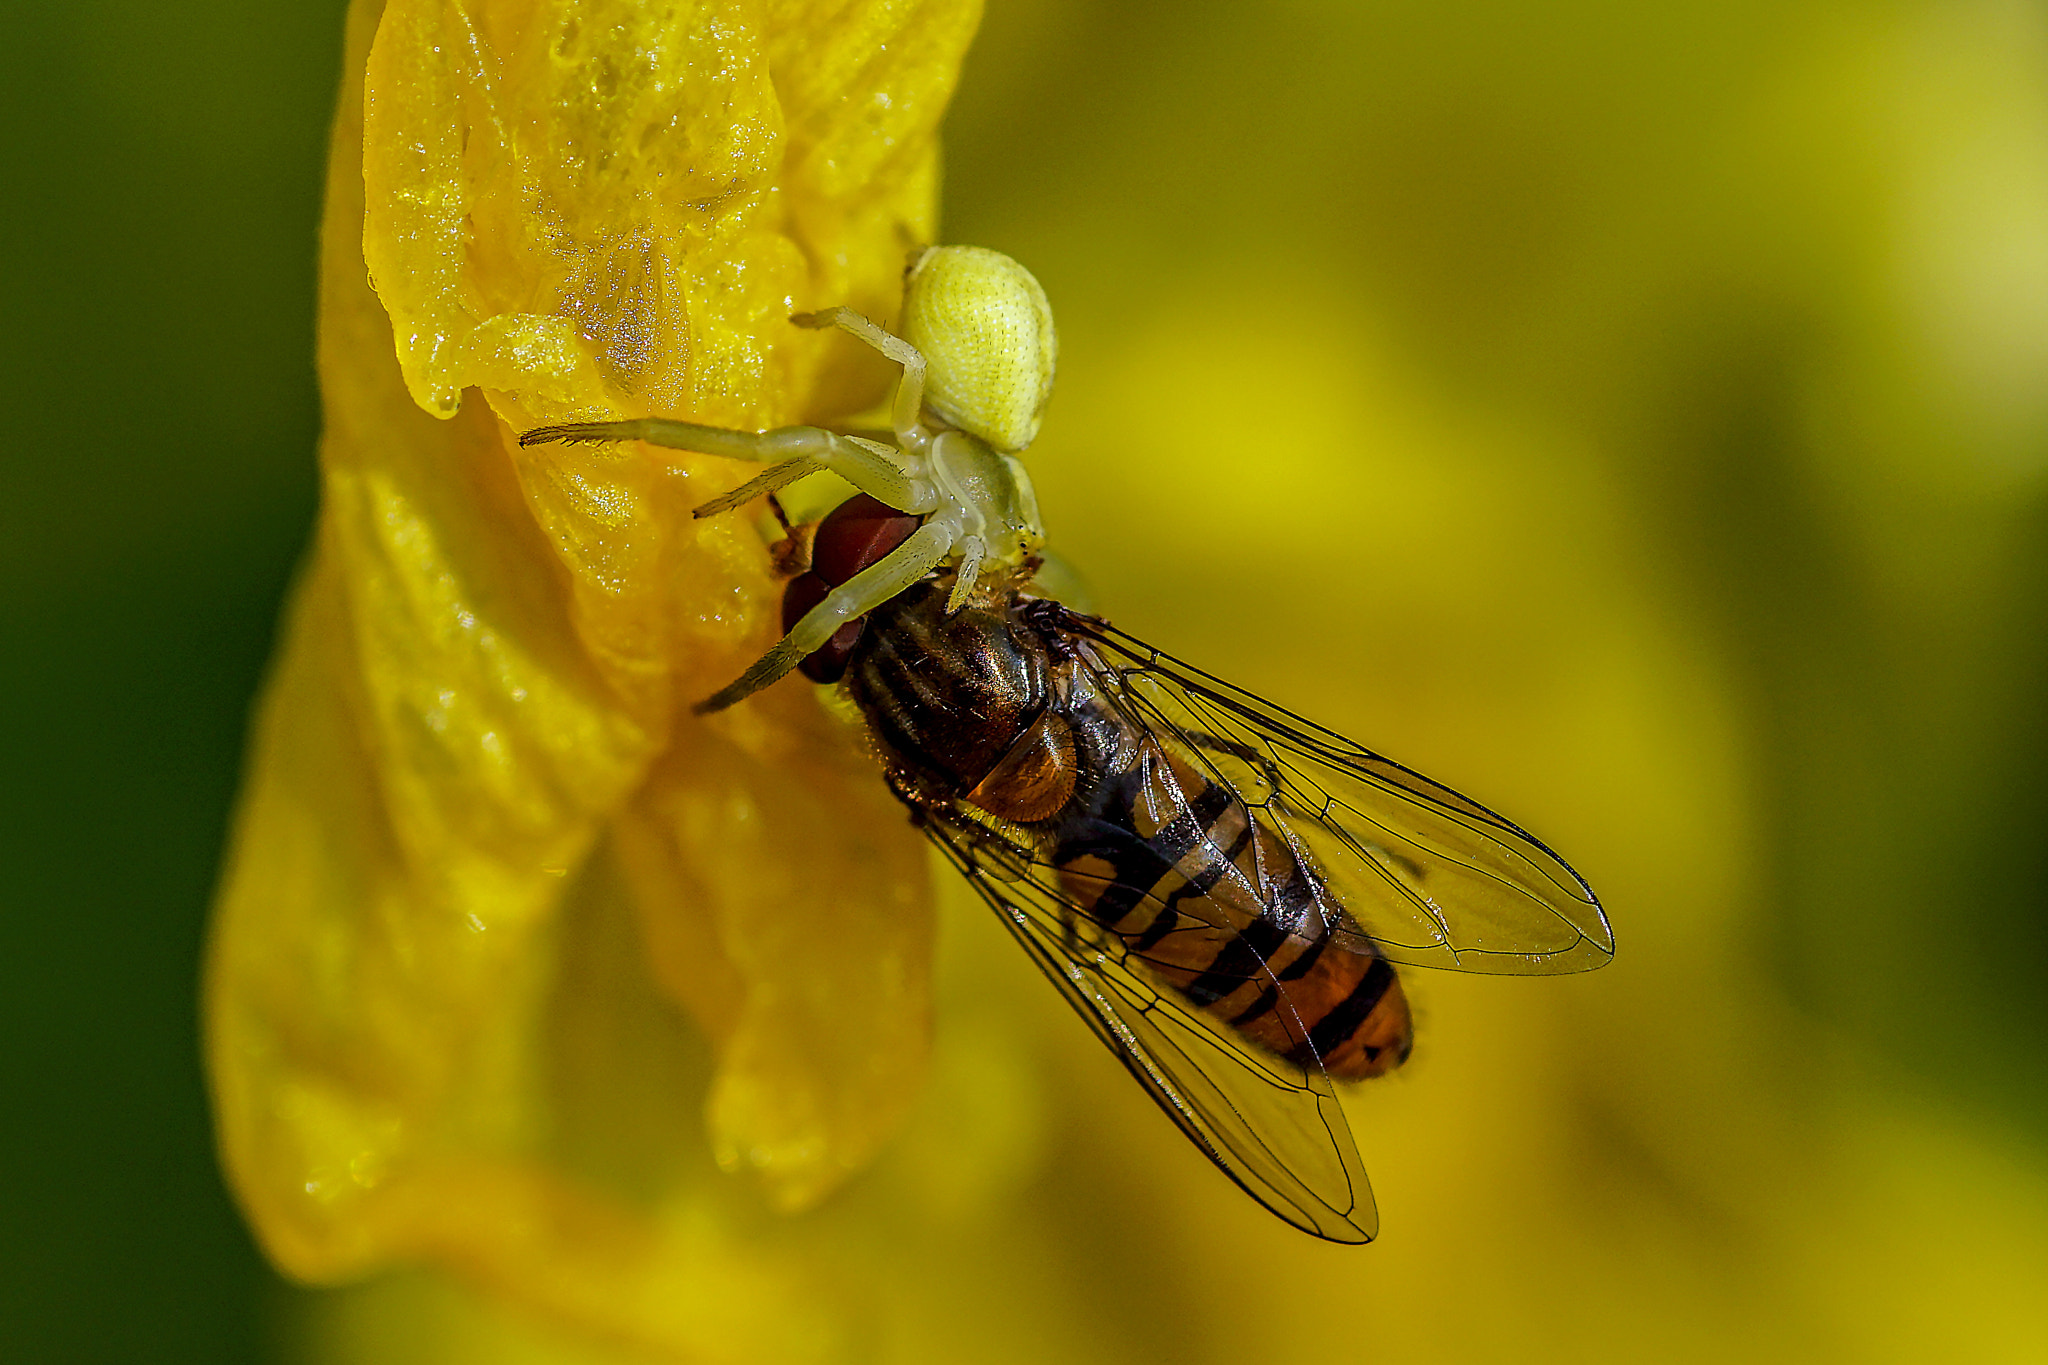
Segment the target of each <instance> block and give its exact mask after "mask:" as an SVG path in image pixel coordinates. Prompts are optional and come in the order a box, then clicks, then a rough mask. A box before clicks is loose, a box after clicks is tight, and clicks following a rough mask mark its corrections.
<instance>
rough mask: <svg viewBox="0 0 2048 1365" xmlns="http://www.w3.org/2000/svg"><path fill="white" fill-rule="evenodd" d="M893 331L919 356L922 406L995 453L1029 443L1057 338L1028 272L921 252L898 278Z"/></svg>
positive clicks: (958, 252)
mask: <svg viewBox="0 0 2048 1365" xmlns="http://www.w3.org/2000/svg"><path fill="white" fill-rule="evenodd" d="M901 327H902V332H903V339H904V340H905V341H908V342H909V343H910V344H911V345H912V346H915V347H916V348H917V349H918V350H919V351H921V352H923V353H924V358H925V406H926V407H928V408H930V409H931V411H932V412H933V413H935V414H937V415H938V416H939V417H941V418H943V419H944V420H945V421H946V422H948V423H950V424H951V425H953V426H956V427H958V428H959V429H960V430H962V431H964V432H967V433H968V434H969V435H971V436H978V437H980V438H981V439H982V440H984V441H986V442H988V443H989V445H991V446H993V447H994V448H995V449H997V450H999V451H1004V452H1011V451H1018V450H1022V449H1024V447H1026V446H1028V445H1030V444H1031V440H1032V438H1033V437H1034V436H1036V435H1038V423H1039V419H1040V418H1041V417H1043V416H1044V415H1045V404H1046V400H1047V399H1049V398H1050V397H1051V396H1052V377H1053V367H1054V363H1055V361H1056V360H1057V359H1058V354H1059V339H1058V337H1057V335H1056V334H1055V333H1054V331H1053V325H1052V305H1051V304H1049V303H1047V302H1046V298H1045V291H1044V290H1043V289H1041V288H1039V286H1038V281H1037V280H1035V279H1033V278H1032V277H1031V272H1030V271H1028V270H1026V269H1025V268H1024V267H1023V266H1021V265H1019V264H1017V263H1016V262H1015V261H1013V260H1011V259H1010V258H1009V257H1008V256H1005V255H1003V254H1002V253H1001V252H1000V251H990V250H988V249H987V248H985V247H978V246H935V247H929V248H927V249H926V250H925V251H924V252H922V253H921V254H920V255H919V256H918V257H917V258H916V259H915V260H913V261H912V262H911V265H910V269H909V271H908V272H907V274H906V275H905V277H904V283H903V319H902V324H901Z"/></svg>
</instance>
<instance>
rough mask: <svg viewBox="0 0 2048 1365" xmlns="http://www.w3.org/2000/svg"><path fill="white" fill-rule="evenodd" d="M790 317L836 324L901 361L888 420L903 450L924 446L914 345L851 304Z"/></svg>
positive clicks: (804, 323) (919, 361)
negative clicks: (883, 327) (871, 319)
mask: <svg viewBox="0 0 2048 1365" xmlns="http://www.w3.org/2000/svg"><path fill="white" fill-rule="evenodd" d="M789 320H790V321H791V322H793V323H795V324H796V325H797V326H799V327H815V328H824V327H837V328H839V329H840V330H841V331H844V332H851V333H852V334H853V335H854V336H857V337H859V338H860V339H861V340H862V341H865V342H866V343H867V344H868V345H870V346H872V347H874V348H875V349H876V350H878V351H880V352H881V353H882V354H883V355H885V356H887V357H889V359H891V360H893V361H895V362H896V363H897V364H898V365H901V366H902V367H903V382H902V383H900V384H898V385H897V386H896V401H895V403H894V404H893V405H892V407H891V409H890V414H889V415H890V421H891V423H892V424H893V425H894V426H895V428H896V439H897V440H898V441H899V442H900V443H902V445H903V448H904V449H905V450H922V449H923V448H924V445H925V442H926V441H927V440H928V439H929V438H928V437H927V436H926V435H925V432H924V428H923V427H922V426H921V425H920V424H919V421H918V417H919V414H920V413H922V412H923V411H924V356H923V354H922V353H920V352H919V351H918V349H917V347H915V346H913V345H911V344H910V343H909V342H907V341H905V340H904V339H903V338H902V337H899V336H895V335H892V334H891V333H889V332H886V331H883V330H882V329H881V328H880V327H878V326H876V325H875V324H874V323H873V322H870V321H869V320H868V319H867V318H864V317H862V316H861V315H860V314H859V313H856V312H854V311H853V310H852V309H851V308H845V307H839V308H821V309H819V310H818V311H817V312H815V313H792V314H791V315H790V319H789ZM884 501H887V500H886V499H884Z"/></svg>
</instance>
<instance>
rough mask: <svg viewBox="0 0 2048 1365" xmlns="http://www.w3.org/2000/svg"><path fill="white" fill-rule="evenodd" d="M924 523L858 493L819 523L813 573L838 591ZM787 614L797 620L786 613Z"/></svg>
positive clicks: (883, 557)
mask: <svg viewBox="0 0 2048 1365" xmlns="http://www.w3.org/2000/svg"><path fill="white" fill-rule="evenodd" d="M923 520H924V518H923V517H913V516H910V515H909V514H908V513H904V512H899V511H897V510H896V509H895V508H893V507H891V506H889V505H888V504H887V503H884V502H878V501H876V500H875V499H874V498H871V497H869V496H868V495H867V494H865V493H856V494H854V495H853V496H852V497H850V498H848V499H847V500H846V501H845V502H842V503H840V504H839V505H838V506H837V507H835V508H833V509H832V512H831V514H830V515H829V516H827V517H826V518H825V519H824V520H823V521H821V522H819V523H818V538H817V539H816V540H815V541H813V542H812V544H811V572H812V573H814V574H816V575H817V576H818V577H819V578H820V579H822V580H824V582H825V583H826V584H827V585H828V586H830V587H835V588H836V587H838V586H839V585H840V584H842V583H844V582H846V581H847V580H848V579H849V578H852V577H853V576H854V575H855V574H857V573H859V572H860V571H861V570H862V569H865V568H867V567H868V566H869V565H870V564H875V563H879V562H880V561H881V560H883V559H886V558H887V557H888V555H889V552H890V551H892V550H894V549H895V548H896V547H897V546H899V545H901V544H902V543H903V542H904V541H906V540H908V539H910V533H911V532H912V531H915V530H916V529H917V528H918V524H919V523H920V522H922V521H923ZM822 596H823V595H822V594H820V597H821V599H822ZM813 605H815V603H814V604H813ZM806 610H808V608H806ZM784 615H785V619H788V620H794V618H791V617H789V616H788V614H787V612H786V611H785V613H784ZM799 615H801V613H799Z"/></svg>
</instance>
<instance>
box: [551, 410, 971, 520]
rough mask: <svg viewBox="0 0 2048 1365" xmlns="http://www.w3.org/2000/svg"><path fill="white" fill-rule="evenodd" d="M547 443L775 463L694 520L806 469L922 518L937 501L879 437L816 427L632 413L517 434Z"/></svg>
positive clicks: (779, 484) (924, 482) (774, 486)
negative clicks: (637, 445)
mask: <svg viewBox="0 0 2048 1365" xmlns="http://www.w3.org/2000/svg"><path fill="white" fill-rule="evenodd" d="M549 441H571V442H586V441H588V442H596V441H645V442H647V443H648V444H649V445H657V446H664V447H666V448H668V449H670V450H694V451H697V452H699V453H700V454H704V455H723V456H725V457H726V458H727V459H733V460H748V461H751V462H753V463H755V464H770V465H773V466H774V467H773V468H771V469H769V470H767V471H766V472H764V473H763V474H761V475H760V476H759V477H758V478H755V479H752V480H749V481H748V482H746V483H744V484H741V485H740V486H739V487H738V488H735V489H733V490H732V492H730V493H727V494H725V495H723V496H722V497H717V498H713V499H712V500H711V501H710V502H707V503H705V504H704V505H703V506H702V507H699V508H698V509H697V510H696V515H697V516H700V517H707V516H712V515H714V514H716V513H719V512H726V511H730V510H731V509H733V508H735V507H738V506H739V505H740V504H742V503H744V502H747V501H750V500H751V499H753V498H756V497H758V496H760V495H761V494H763V493H772V492H774V491H775V490H776V489H778V488H781V487H783V486H785V485H787V484H792V483H795V482H796V481H797V480H798V479H801V478H803V477H804V476H805V475H806V474H815V473H817V472H818V471H819V470H824V469H829V470H831V471H832V472H833V473H835V474H837V475H839V477H841V478H843V479H845V480H846V481H847V482H848V483H850V484H852V485H853V486H854V487H855V488H858V489H859V490H860V491H861V492H863V493H866V494H868V495H869V496H870V497H873V498H874V499H876V500H877V501H879V502H885V503H887V504H888V505H889V506H891V507H893V508H895V509H896V510H897V511H899V512H909V513H911V514H912V515H913V516H922V515H924V514H925V513H927V512H930V511H933V510H935V509H936V508H937V507H938V505H939V495H938V490H937V489H936V488H934V487H933V486H932V483H931V480H929V479H927V478H924V477H923V476H922V475H919V474H915V473H912V472H911V471H909V470H907V469H905V468H904V467H903V465H901V464H899V463H898V462H897V460H896V458H895V452H893V451H891V450H890V449H889V447H888V446H885V445H883V444H881V443H880V442H879V441H864V440H862V439H861V438H860V437H858V436H842V435H840V434H839V433H838V432H836V431H826V430H825V429H824V428H823V427H777V428H776V429H775V430H773V431H734V430H732V429H731V428H729V427H707V426H700V425H699V424H697V423H695V422H677V421H672V420H670V419H668V418H664V417H638V418H634V419H631V420H629V421H624V422H571V423H566V424H564V425H561V426H552V427H535V428H534V429H533V430H532V431H529V432H527V433H525V434H524V435H522V436H521V437H520V438H519V444H521V445H523V446H533V445H543V444H545V443H547V442H549Z"/></svg>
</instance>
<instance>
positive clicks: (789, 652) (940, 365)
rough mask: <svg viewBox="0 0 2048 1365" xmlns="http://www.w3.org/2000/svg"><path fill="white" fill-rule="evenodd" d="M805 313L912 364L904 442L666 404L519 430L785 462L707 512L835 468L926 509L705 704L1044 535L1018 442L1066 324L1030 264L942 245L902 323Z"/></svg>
mask: <svg viewBox="0 0 2048 1365" xmlns="http://www.w3.org/2000/svg"><path fill="white" fill-rule="evenodd" d="M790 321H791V322H793V323H795V324H797V325H798V326H799V327H839V328H843V329H844V330H846V331H848V332H851V333H852V334H853V335H854V336H856V337H859V338H860V339H861V340H862V341H865V342H866V343H867V344H868V345H870V346H872V347H874V348H875V349H876V350H878V351H880V352H881V353H882V354H883V355H885V356H887V357H888V358H889V359H891V360H893V361H895V362H896V363H897V364H899V365H901V366H902V367H903V378H902V380H901V381H900V382H899V383H898V384H897V386H896V400H895V403H894V405H893V408H892V411H891V416H892V423H891V425H892V426H893V428H894V431H895V436H896V443H895V444H894V445H893V446H892V445H888V444H885V443H883V442H881V441H870V440H866V439H864V438H862V437H859V436H847V435H842V434H840V433H838V432H833V431H826V430H825V429H824V428H822V427H779V428H777V429H776V430H773V431H761V432H750V431H733V430H730V429H728V428H725V427H707V426H699V425H697V424H696V423H694V422H676V421H670V420H667V419H665V418H660V417H642V418H638V419H635V420H631V421H624V422H579V423H573V424H568V425H563V426H551V427H538V428H536V429H534V430H532V431H529V432H527V433H526V434H525V435H523V436H521V437H520V438H519V443H520V444H521V445H536V444H539V443H541V442H546V441H646V442H648V443H649V444H651V445H658V446H667V447H669V448H671V449H675V450H694V451H698V452H701V453H703V454H706V455H724V456H728V457H730V458H732V459H735V460H749V461H753V462H756V463H762V464H767V465H769V466H770V467H769V468H768V469H767V470H766V471H764V472H763V473H762V474H760V475H759V476H758V477H756V478H754V479H751V480H749V481H748V482H746V483H744V484H741V485H740V486H739V487H738V488H735V489H734V490H732V492H730V493H727V494H725V495H724V496H723V497H719V498H714V499H712V500H711V501H710V502H707V503H705V504H704V505H703V506H701V507H699V508H697V509H696V513H695V514H696V515H697V516H700V517H707V516H713V515H715V514H717V513H719V512H726V511H730V510H732V509H733V508H735V507H738V506H740V505H742V504H743V503H746V502H749V501H751V500H752V499H754V498H756V497H759V496H760V495H761V494H763V493H770V492H773V491H774V490H776V489H778V488H782V487H784V486H786V485H788V484H791V483H794V482H796V480H798V479H801V478H803V477H804V476H805V475H807V474H815V473H817V472H818V471H820V470H825V469H829V470H831V471H832V472H833V473H835V474H838V475H839V476H840V477H842V478H844V479H845V480H846V481H847V482H848V483H850V484H852V485H853V486H854V487H855V488H858V489H859V490H860V491H861V492H863V493H866V494H868V495H869V496H871V497H873V498H875V499H876V500H877V501H879V502H883V503H887V504H888V505H889V506H890V507H893V508H895V509H896V510H898V511H900V512H908V513H911V514H913V515H918V516H923V517H924V519H925V520H924V524H923V525H921V526H920V527H918V529H917V530H916V531H914V532H913V533H912V534H911V536H910V538H909V539H908V540H906V541H904V542H903V543H902V544H901V545H899V546H897V547H896V549H894V550H893V551H891V552H890V553H889V554H888V556H887V557H885V558H883V559H881V560H880V561H878V562H876V563H874V564H872V565H870V566H868V567H867V568H865V569H863V570H861V571H860V572H859V573H857V574H855V575H854V576H853V577H852V578H850V579H848V580H847V581H846V582H845V583H844V584H842V585H841V586H839V587H837V588H835V589H833V590H832V592H831V594H830V595H829V596H827V597H826V598H825V600H824V601H822V602H820V603H819V604H818V605H817V606H815V607H813V608H811V610H810V611H808V612H806V613H805V614H804V617H803V619H802V620H800V621H798V622H797V623H796V625H795V627H794V628H792V629H791V630H790V632H789V634H787V635H785V636H784V637H783V638H782V640H781V641H780V642H779V643H778V644H777V645H776V646H775V647H774V648H773V649H771V650H769V651H768V652H767V653H766V654H764V655H762V656H761V657H760V658H759V659H757V660H755V661H754V664H753V665H752V667H750V668H748V669H747V671H746V672H745V673H742V674H741V675H740V676H739V678H738V679H737V680H735V681H734V682H733V683H731V684H730V685H729V686H727V687H724V688H721V689H720V690H719V691H718V692H717V693H715V694H714V695H712V696H710V697H708V698H706V699H705V700H704V701H702V702H699V703H698V704H697V706H696V707H695V710H696V711H698V712H699V713H702V712H706V711H718V710H723V709H724V708H725V707H728V706H730V705H732V704H733V703H734V702H736V701H738V700H740V699H741V698H742V697H746V696H749V695H751V694H752V693H754V692H758V691H760V690H761V689H762V688H764V687H766V686H768V684H770V683H772V682H774V681H775V680H776V679H778V678H780V677H782V676H783V675H784V674H785V673H788V672H789V671H790V670H791V669H794V668H795V667H796V666H797V664H799V663H800V662H802V661H803V659H804V657H805V656H806V655H808V654H810V653H811V652H812V651H813V650H816V649H817V648H819V647H820V646H821V645H823V644H824V643H825V642H826V641H827V640H829V639H831V638H832V635H833V633H834V632H836V631H837V630H838V629H839V627H841V626H842V625H844V624H846V623H847V622H848V621H851V620H853V619H854V618H856V617H858V616H862V615H865V614H866V613H868V612H870V611H872V610H874V609H875V608H876V607H879V606H881V605H882V603H884V602H886V601H888V600H889V599H890V598H892V597H894V596H896V595H897V594H898V593H900V592H902V591H903V590H904V589H906V588H908V587H910V586H911V585H912V584H913V583H916V582H917V581H918V580H919V579H921V578H923V577H924V576H925V575H926V574H928V573H930V572H932V570H934V569H937V568H939V567H940V566H942V565H945V564H948V563H954V564H957V565H958V568H959V571H958V574H957V576H956V577H955V579H954V583H953V589H952V592H951V594H950V595H949V596H948V598H947V610H948V611H957V610H959V609H960V607H962V606H963V605H965V603H966V602H967V600H968V598H969V597H970V596H971V595H972V594H973V591H974V588H975V586H976V585H977V584H978V583H980V582H981V581H982V580H984V579H986V578H992V577H999V576H1001V575H1003V574H1005V573H1006V572H1008V571H1011V570H1014V569H1016V568H1017V567H1018V566H1020V565H1021V564H1023V562H1024V561H1025V560H1026V559H1028V558H1029V557H1030V556H1031V555H1032V554H1033V553H1035V552H1036V551H1037V549H1038V547H1039V546H1040V545H1042V544H1043V543H1044V540H1045V534H1044V530H1043V528H1042V527H1041V526H1040V525H1039V520H1038V499H1037V496H1036V495H1035V494H1034V493H1033V492H1032V489H1031V478H1030V476H1029V475H1028V474H1026V473H1025V472H1024V465H1023V463H1022V462H1021V461H1019V460H1018V459H1017V457H1016V452H1017V451H1020V450H1022V449H1024V448H1025V447H1026V446H1028V445H1030V444H1031V439H1032V437H1034V436H1036V435H1037V434H1038V423H1039V419H1040V417H1041V416H1042V415H1043V414H1044V412H1045V404H1046V400H1047V399H1048V398H1049V397H1051V395H1052V378H1053V366H1054V362H1055V359H1056V357H1057V352H1058V340H1057V338H1056V336H1055V334H1054V332H1053V325H1052V307H1051V305H1050V304H1048V303H1047V302H1046V298H1045V291H1044V290H1043V289H1041V288H1039V286H1038V281H1037V280H1035V279H1033V278H1032V277H1031V273H1030V272H1029V271H1027V270H1026V269H1024V267H1023V266H1021V265H1019V264H1017V263H1016V262H1015V261H1013V260H1011V259H1010V258H1009V257H1008V256H1005V255H1003V254H1002V253H1001V252H997V251H989V250H986V249H984V248H982V247H973V246H936V247H930V248H928V249H926V250H925V251H924V252H922V253H921V254H919V255H918V256H917V257H916V259H914V260H913V261H912V262H911V265H910V268H909V270H908V271H907V272H905V275H904V281H903V318H902V328H903V332H904V335H903V336H902V337H897V336H893V335H891V334H890V333H889V332H886V331H884V330H883V329H882V328H880V327H878V326H876V325H875V324H874V323H872V322H870V321H869V320H868V319H866V318H864V317H862V316H861V315H860V314H858V313H856V312H854V311H853V310H852V309H850V308H843V307H842V308H827V309H825V310H824V311H822V312H817V313H799V314H797V315H795V316H794V317H792V318H790Z"/></svg>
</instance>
